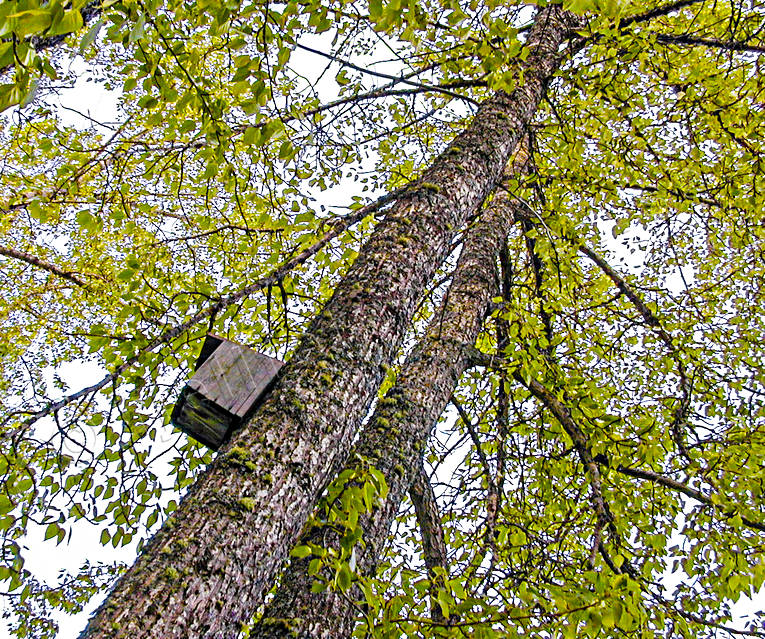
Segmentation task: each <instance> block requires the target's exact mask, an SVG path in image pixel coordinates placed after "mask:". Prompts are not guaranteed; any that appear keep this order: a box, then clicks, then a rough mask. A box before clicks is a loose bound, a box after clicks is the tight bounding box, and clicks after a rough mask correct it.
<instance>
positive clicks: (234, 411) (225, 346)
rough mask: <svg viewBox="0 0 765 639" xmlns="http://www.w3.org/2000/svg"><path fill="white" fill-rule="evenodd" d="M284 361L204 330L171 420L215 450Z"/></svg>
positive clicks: (248, 409) (245, 413) (244, 415)
mask: <svg viewBox="0 0 765 639" xmlns="http://www.w3.org/2000/svg"><path fill="white" fill-rule="evenodd" d="M283 365H284V364H283V363H282V362H280V361H279V360H277V359H274V358H272V357H268V356H267V355H263V354H262V353H258V352H256V351H253V350H252V349H250V348H247V347H246V346H242V345H241V344H236V343H234V342H230V341H228V340H225V339H223V338H220V337H217V336H215V335H208V336H207V339H205V343H204V345H203V347H202V352H201V353H200V355H199V358H198V359H197V363H196V369H197V370H196V373H195V374H194V376H193V377H192V378H191V379H190V380H189V382H188V384H186V387H185V388H184V389H183V392H182V393H181V396H180V398H179V399H178V402H177V404H176V406H175V408H174V409H173V414H172V417H171V419H172V421H173V423H174V424H175V425H176V426H178V427H179V428H180V429H181V430H183V431H184V432H186V433H188V434H189V435H191V436H192V437H193V438H194V439H196V440H198V441H200V442H202V443H203V444H206V445H207V446H209V447H210V448H213V449H215V450H217V449H218V448H219V447H220V446H221V444H222V443H223V442H224V441H225V440H226V439H227V438H228V437H229V435H230V434H231V432H232V431H233V430H234V429H235V428H237V427H238V426H239V425H240V424H241V422H242V420H243V419H244V418H245V417H246V416H247V415H248V413H249V412H250V411H251V410H252V409H253V408H254V407H255V405H256V404H257V402H258V400H259V398H260V397H261V396H262V395H263V393H264V392H265V391H266V390H267V389H268V387H269V386H270V385H271V384H272V382H273V381H274V378H275V377H276V374H277V373H278V371H279V369H280V368H281V367H282V366H283Z"/></svg>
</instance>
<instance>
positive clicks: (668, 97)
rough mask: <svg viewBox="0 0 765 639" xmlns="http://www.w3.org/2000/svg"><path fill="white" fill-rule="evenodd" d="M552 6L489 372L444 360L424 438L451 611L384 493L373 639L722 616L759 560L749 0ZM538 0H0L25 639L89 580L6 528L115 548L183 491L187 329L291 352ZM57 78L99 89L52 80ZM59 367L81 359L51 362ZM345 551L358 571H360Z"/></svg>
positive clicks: (9, 408) (757, 174)
mask: <svg viewBox="0 0 765 639" xmlns="http://www.w3.org/2000/svg"><path fill="white" fill-rule="evenodd" d="M567 6H569V8H571V9H572V10H573V11H576V12H578V13H583V14H586V15H587V16H588V24H587V27H586V28H585V29H583V30H582V32H581V33H580V34H579V35H578V36H577V39H576V40H575V44H574V48H576V49H577V52H576V53H575V55H573V57H572V58H571V59H570V60H569V61H568V62H567V63H566V64H565V65H564V66H563V68H562V69H561V70H560V71H559V73H558V74H557V76H556V77H555V79H554V80H553V81H552V83H551V84H550V86H549V89H548V93H547V96H546V99H545V102H544V104H543V106H542V107H541V108H540V110H539V112H538V113H537V115H536V118H535V120H534V123H533V126H532V127H531V130H530V131H529V134H530V139H531V148H532V160H533V171H532V172H531V176H530V177H529V178H524V179H520V178H519V179H518V180H517V184H514V185H513V188H514V191H515V192H516V193H517V195H518V196H519V197H521V198H523V200H524V201H525V202H526V203H527V204H528V208H529V215H528V217H527V218H526V219H525V220H524V221H523V222H522V223H519V224H518V225H517V227H516V228H515V229H514V230H513V232H512V233H511V234H510V236H509V237H508V244H507V251H506V254H505V255H504V257H503V260H502V275H503V286H502V296H501V297H499V298H497V299H496V300H495V302H496V303H495V305H494V310H493V312H492V315H491V317H489V318H487V321H486V330H485V331H484V333H483V334H482V336H481V338H480V339H479V342H478V343H477V347H478V350H479V351H480V352H481V353H482V354H484V355H485V356H491V357H492V366H491V367H489V366H487V365H485V361H484V360H480V361H481V362H484V365H478V366H477V367H475V368H473V369H472V370H471V371H470V372H469V373H468V374H466V375H465V376H464V378H463V379H462V380H461V382H460V385H459V388H458V389H457V390H456V391H455V394H454V403H455V406H457V407H458V409H459V416H458V417H455V414H454V413H453V412H452V413H450V414H448V415H446V416H445V417H444V419H443V420H442V421H441V423H440V424H439V426H438V427H437V428H436V430H435V432H434V436H433V438H432V440H431V443H430V445H429V448H428V450H427V451H426V461H427V465H428V467H429V468H430V469H432V470H433V478H434V479H433V482H434V486H435V488H436V493H437V494H438V497H439V506H440V509H441V525H442V527H443V530H444V533H445V538H446V544H447V548H448V557H449V562H448V563H449V565H448V570H449V574H448V575H446V578H445V579H444V581H443V583H442V586H443V587H442V589H441V590H440V592H439V594H438V596H437V602H438V606H439V607H440V609H441V612H442V614H443V616H444V617H445V618H447V619H449V618H450V617H451V618H452V619H457V620H458V621H459V623H456V624H455V625H453V626H452V627H451V628H449V627H442V626H440V625H438V624H433V623H432V622H431V621H430V617H429V605H430V603H429V593H430V592H431V590H430V589H429V581H428V579H427V578H426V571H425V568H424V566H423V565H422V562H421V561H420V559H419V554H418V553H419V550H418V549H419V545H420V535H419V532H418V530H417V527H416V526H415V525H414V524H413V522H414V517H413V514H412V512H411V511H410V510H406V509H405V510H404V511H402V513H401V514H400V517H399V523H398V525H397V527H396V529H395V530H394V534H393V535H392V537H391V543H390V545H389V547H388V549H387V551H386V552H387V554H386V557H385V561H384V563H383V564H382V566H381V568H380V574H379V575H378V577H377V578H376V579H374V580H371V581H369V582H365V585H364V589H365V592H366V593H367V594H366V596H367V603H370V602H371V603H372V604H374V605H372V606H370V608H369V613H368V614H369V618H370V619H373V622H374V623H371V626H364V629H363V630H360V631H359V632H360V633H362V634H363V632H369V633H371V634H370V636H381V637H382V636H398V634H397V633H400V634H404V635H407V636H444V637H446V636H462V635H460V632H461V630H460V628H462V629H463V630H464V629H469V630H470V632H471V633H473V634H474V636H476V637H494V636H502V637H510V636H516V635H518V636H520V635H523V636H552V635H555V636H578V634H577V633H580V632H582V631H583V630H582V629H584V631H585V632H587V633H589V634H590V635H592V636H596V635H599V636H625V635H626V636H641V637H642V636H657V637H658V636H686V637H695V636H718V635H720V636H722V635H724V634H725V633H728V634H730V635H732V636H736V635H737V634H741V633H739V632H737V631H736V630H735V628H738V629H739V630H741V631H743V630H744V626H743V623H744V622H742V621H741V620H735V621H731V619H730V606H731V605H732V604H733V603H734V602H736V601H737V600H739V598H740V597H742V596H755V595H756V594H757V593H759V592H760V591H761V588H762V586H763V583H764V582H765V564H763V539H764V538H763V532H764V531H765V505H764V504H765V500H764V498H763V497H764V491H765V484H764V482H765V409H764V402H765V371H764V370H763V360H762V353H763V347H764V346H765V320H764V319H763V314H762V312H761V309H762V308H763V305H764V302H765V301H764V300H763V299H762V298H763V295H764V294H765V288H764V287H765V258H764V257H763V256H764V255H765V253H764V251H765V226H764V224H763V213H762V211H763V210H764V209H765V207H764V206H763V205H764V204H765V202H764V201H763V200H764V199H765V180H764V179H763V166H762V162H763V159H764V156H763V153H765V122H764V119H765V115H764V112H765V81H764V80H763V75H762V73H760V64H761V62H760V59H761V56H762V55H763V52H764V51H765V38H764V37H763V30H765V7H764V6H762V4H761V3H758V2H757V1H756V0H753V1H752V2H743V0H734V1H717V2H712V1H701V0H700V1H697V2H694V1H693V0H687V1H685V2H677V3H675V4H673V5H665V4H664V3H654V2H640V1H637V0H635V1H626V2H617V1H616V0H605V1H603V2H599V1H590V0H572V1H571V2H569V3H568V4H567ZM670 7H671V10H669V9H668V8H670ZM533 9H534V7H533V6H532V5H530V4H526V3H524V2H514V1H509V0H502V1H499V0H484V1H483V2H478V1H473V2H470V3H460V2H457V1H456V0H394V1H393V2H389V3H384V2H381V0H370V1H369V2H368V3H367V2H361V1H358V0H332V1H331V2H324V3H321V2H318V1H316V2H314V1H311V0H301V1H295V0H288V1H286V2H277V3H270V2H252V3H250V4H248V3H245V2H240V1H239V0H226V1H225V2H219V1H217V0H216V1H215V2H213V1H211V0H199V1H197V2H180V1H177V0H165V1H161V0H124V1H122V2H114V1H108V2H103V3H85V2H84V1H83V0H72V1H71V2H70V1H67V0H54V1H51V2H40V1H39V0H13V1H12V2H6V3H4V4H3V6H2V7H0V68H2V69H3V72H4V79H5V81H6V84H4V85H3V86H2V87H0V108H3V109H6V111H5V114H4V116H3V121H2V124H1V125H0V126H1V127H2V128H0V136H2V151H1V152H0V153H1V154H2V165H1V168H0V171H1V176H2V177H1V178H0V207H2V217H0V256H2V259H3V261H2V272H1V274H0V278H1V279H2V289H1V291H0V295H1V296H2V304H1V305H0V325H2V329H3V335H4V339H3V340H2V344H0V353H1V354H2V361H1V363H0V387H1V388H2V394H3V398H2V400H0V407H1V408H2V420H3V421H2V425H1V426H0V437H2V441H3V444H2V454H1V455H0V481H1V482H2V490H0V531H1V532H2V561H0V582H2V584H3V586H2V587H3V590H4V593H3V597H4V599H5V601H6V603H7V604H8V610H9V612H10V613H11V614H12V615H13V618H14V621H13V623H14V628H15V632H16V633H17V634H18V636H53V634H54V633H55V630H54V624H53V623H52V622H51V621H50V619H49V617H48V613H49V612H50V610H51V609H55V608H61V609H64V610H69V611H71V610H77V609H79V608H80V607H81V606H82V605H83V603H84V602H85V601H87V599H88V598H89V596H90V595H91V594H92V593H94V592H96V591H98V590H99V589H100V588H101V587H102V584H103V583H105V582H108V580H109V579H110V578H111V577H112V576H113V573H114V570H113V569H111V568H110V567H108V566H101V565H95V564H94V565H90V564H88V565H86V566H84V567H83V570H82V572H81V573H80V574H79V575H71V576H68V577H67V578H66V579H64V581H62V582H61V584H59V585H50V584H42V583H40V582H38V581H37V580H36V579H35V578H34V576H33V575H31V574H30V573H29V572H28V571H26V570H25V568H24V557H25V553H26V552H27V550H26V546H25V544H27V543H29V542H28V541H26V540H27V539H29V538H31V537H32V536H33V535H36V534H38V533H39V530H40V529H41V528H42V530H43V531H44V537H45V539H47V540H49V541H48V542H47V543H51V544H53V543H57V544H64V543H69V536H70V535H72V536H73V537H75V536H76V534H77V530H78V528H79V527H81V526H83V525H95V526H98V527H99V528H100V529H101V530H102V531H103V532H102V533H101V542H102V543H103V544H111V545H113V546H115V547H117V546H119V545H126V544H130V543H131V542H133V541H134V540H135V539H137V538H142V537H144V536H145V535H146V534H147V531H149V530H152V529H153V528H154V527H155V526H156V525H157V524H158V522H160V521H162V520H164V519H165V518H166V517H167V516H168V515H169V513H171V512H172V511H173V509H174V508H175V507H176V500H177V499H178V495H179V494H180V493H182V491H183V490H184V489H185V488H187V487H188V486H189V484H190V483H191V482H193V481H194V478H195V477H196V476H197V475H198V474H199V472H200V471H201V470H202V469H203V468H204V467H205V465H206V464H207V463H209V461H210V459H211V454H210V453H209V451H207V450H206V449H204V447H202V446H200V445H198V444H197V443H196V442H194V441H193V440H190V439H188V438H187V437H186V436H185V435H182V434H180V433H178V432H177V431H172V427H171V426H170V425H169V423H168V420H169V413H170V410H171V408H172V404H173V401H174V399H175V397H176V396H177V393H178V391H179V389H180V387H181V386H182V384H183V382H184V380H185V379H187V378H188V375H189V369H190V367H191V365H192V364H193V361H194V359H195V357H196V355H197V352H198V349H199V346H200V345H201V340H202V338H203V337H204V335H205V333H206V332H208V331H212V332H215V333H218V334H224V335H228V336H230V337H231V338H232V339H236V340H237V341H240V342H243V343H247V344H249V345H252V346H253V347H256V348H258V349H259V350H262V351H264V352H268V353H269V354H272V355H278V356H280V357H282V358H289V354H290V352H291V351H292V349H294V347H295V345H296V344H297V343H298V341H299V340H300V338H301V337H302V336H303V335H304V333H305V331H306V330H307V328H308V326H309V321H310V319H311V317H313V315H314V314H315V313H316V312H317V311H318V310H320V309H321V307H322V305H323V303H324V302H325V301H326V300H327V299H328V297H329V296H330V294H331V292H332V290H333V288H334V286H335V285H336V283H337V282H338V281H339V280H340V278H342V277H343V274H344V272H345V271H346V269H347V268H348V266H349V265H350V263H352V261H353V260H354V259H355V257H356V256H357V254H358V250H359V248H360V246H361V245H362V244H363V241H364V239H365V238H366V237H367V236H368V234H369V233H370V231H371V230H372V229H373V228H374V226H375V224H376V222H377V220H379V219H380V218H381V217H383V216H384V215H385V206H386V205H387V203H388V201H389V200H390V198H389V197H388V196H383V197H382V199H380V200H375V199H374V198H376V197H378V196H380V195H381V194H384V193H396V192H397V189H402V188H406V186H407V185H408V184H409V183H410V182H411V181H412V180H414V179H415V178H416V177H417V176H418V174H419V172H420V171H421V170H422V168H423V167H425V166H427V165H428V164H429V163H430V162H431V161H432V160H433V158H434V157H435V156H436V155H437V154H438V153H439V152H440V151H441V150H443V148H444V146H445V145H446V143H448V142H449V141H450V140H451V139H452V138H453V137H454V135H455V134H456V133H457V132H458V131H460V130H461V129H462V128H463V127H464V126H465V123H466V121H467V120H468V119H469V118H470V117H471V115H472V114H473V113H474V112H475V108H476V105H477V104H479V103H480V102H481V101H482V100H484V99H485V98H486V97H487V96H488V95H490V94H491V93H492V92H495V91H507V90H510V89H511V88H512V87H514V86H516V85H517V84H519V83H522V82H523V78H522V77H519V74H518V73H517V71H516V69H517V67H515V66H514V65H513V62H514V61H516V60H519V59H525V56H527V55H528V50H527V49H526V48H524V41H525V36H526V33H527V31H528V26H529V24H530V23H531V21H532V20H533ZM662 9H667V10H662ZM79 56H82V57H84V58H85V60H86V70H85V71H81V72H75V71H72V69H76V68H80V67H78V66H77V65H75V64H73V63H72V61H73V60H75V59H78V57H79ZM317 65H318V66H317ZM78 73H79V74H80V75H81V74H90V78H91V79H92V80H94V81H95V82H96V83H97V84H98V85H101V86H103V87H105V88H106V89H108V90H110V91H111V92H112V93H111V95H113V96H115V97H114V99H115V100H116V103H117V107H116V111H115V114H114V116H113V117H112V116H107V119H102V118H100V116H99V115H98V114H94V115H93V116H92V117H91V116H90V115H89V114H88V113H87V112H80V113H72V110H71V108H68V107H67V108H65V107H63V106H60V105H59V96H64V97H66V95H67V92H68V91H69V89H68V88H67V87H69V86H70V85H73V84H74V83H75V82H76V81H77V77H76V76H77V75H78ZM78 86H81V85H78ZM19 104H20V105H21V106H19V107H13V105H19ZM462 231H464V229H460V232H462ZM458 240H459V236H458V238H457V241H456V242H455V255H456V254H457V253H458V251H459V241H458ZM452 268H453V260H450V261H449V262H447V263H446V264H444V266H443V268H442V272H441V274H440V279H439V280H438V281H436V282H434V283H433V286H432V289H431V290H430V291H429V293H428V295H427V296H426V298H425V299H423V301H422V305H421V307H420V310H419V311H418V314H417V316H416V317H415V318H414V320H413V322H412V328H411V333H412V339H416V337H417V335H418V331H421V329H422V326H423V324H424V322H425V321H427V320H428V319H430V317H431V316H432V313H433V309H434V308H435V307H436V306H437V303H438V300H439V299H440V296H441V295H442V294H443V291H444V285H445V283H448V277H449V273H450V270H451V269H452ZM486 361H488V360H486ZM71 362H88V363H89V364H90V365H93V366H98V367H100V368H101V369H103V373H104V375H105V377H104V378H103V380H102V381H100V382H98V383H96V384H95V385H93V386H89V387H86V388H81V387H79V386H76V385H73V383H72V382H71V380H70V381H66V380H65V379H63V378H62V377H61V371H62V370H63V369H62V367H65V365H67V364H68V363H71ZM394 373H395V371H393V372H392V373H391V375H390V377H391V380H392V377H393V376H394ZM391 380H388V381H389V382H391ZM577 433H578V435H577ZM579 436H581V438H582V439H581V440H580V439H578V438H579ZM582 450H585V451H586V452H587V454H586V455H585V454H583V453H582ZM587 455H589V457H587ZM588 459H589V462H588ZM595 467H597V468H598V469H599V471H598V472H599V477H600V479H599V481H600V487H599V490H600V492H601V497H602V504H601V505H600V509H601V510H600V511H598V506H597V505H594V504H593V503H592V501H591V499H590V497H589V489H590V484H591V482H592V481H593V468H595ZM371 476H372V477H374V473H372V474H371ZM362 485H364V484H363V482H362ZM367 485H371V484H367ZM375 491H378V492H379V493H380V494H382V495H383V496H384V494H385V491H384V487H379V486H376V487H375V489H374V491H373V493H374V494H377V493H376V492H375ZM362 493H363V490H362ZM362 493H360V494H359V496H357V497H358V499H356V500H355V501H353V502H352V504H351V505H352V506H353V504H355V506H353V508H351V511H353V509H354V508H356V509H362V508H364V507H365V503H366V502H371V501H372V499H373V497H374V494H373V495H372V496H366V497H364V495H363V494H362ZM492 499H494V500H497V501H496V502H492V501H491V500H492ZM492 503H494V505H493V506H491V505H490V504H492ZM368 505H369V503H366V507H368ZM492 509H495V510H492ZM490 510H492V515H491V516H489V514H488V513H489V511H490ZM604 513H607V515H608V516H606V515H605V514H604ZM350 517H351V520H353V516H352V514H351V515H350ZM85 522H89V524H87V523H85ZM346 524H347V522H346ZM600 535H604V536H608V538H609V540H610V543H611V544H612V549H613V550H612V553H611V555H609V556H608V557H599V556H597V555H596V551H597V547H598V546H597V544H596V543H594V541H593V540H594V539H595V538H598V539H599V536H600ZM413 549H414V550H413ZM302 552H303V551H298V554H300V553H302ZM413 553H414V554H413ZM346 559H347V558H346ZM622 566H625V569H624V570H615V569H614V568H617V569H618V568H621V567H622ZM337 571H338V572H337V575H338V579H336V581H335V584H334V586H335V587H339V588H340V589H347V588H348V587H349V585H350V583H351V580H352V579H355V578H356V577H355V576H352V574H351V573H352V566H351V567H350V568H349V564H348V562H347V561H346V562H345V563H342V562H341V565H339V567H337ZM678 571H679V572H678ZM670 572H672V573H675V575H679V576H680V577H681V578H680V579H679V580H673V579H672V578H671V577H669V573H670ZM675 581H677V583H676V584H675ZM670 582H671V583H672V587H671V588H669V586H667V584H669V583H670ZM391 584H393V585H391ZM748 632H749V633H750V634H754V635H756V636H765V632H763V630H762V619H760V620H759V621H756V620H755V621H752V625H751V627H749V628H748ZM375 633H377V634H375ZM417 633H419V634H417ZM716 633H717V634H716Z"/></svg>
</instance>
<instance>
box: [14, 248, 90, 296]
mask: <svg viewBox="0 0 765 639" xmlns="http://www.w3.org/2000/svg"><path fill="white" fill-rule="evenodd" d="M0 255H4V256H5V257H12V258H14V259H17V260H20V261H22V262H26V263H27V264H30V265H31V266H36V267H37V268H41V269H42V270H44V271H48V273H52V274H53V275H56V276H58V277H61V278H63V279H65V280H68V281H69V282H72V283H73V284H76V285H77V286H81V287H82V288H85V289H87V288H88V283H87V282H86V281H85V280H83V279H80V278H79V277H78V276H77V275H76V274H75V273H73V272H72V271H65V270H64V269H62V268H59V267H58V266H56V265H55V264H51V263H50V262H46V261H45V260H43V259H40V258H39V257H35V256H34V255H31V254H30V253H25V252H24V251H19V250H17V249H13V248H9V247H7V246H0Z"/></svg>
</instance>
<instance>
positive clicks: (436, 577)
mask: <svg viewBox="0 0 765 639" xmlns="http://www.w3.org/2000/svg"><path fill="white" fill-rule="evenodd" d="M409 498H410V499H411V500H412V505H413V506H414V514H415V516H416V517H417V525H418V526H419V528H420V537H421V538H422V558H423V560H424V561H425V568H427V570H428V577H429V578H430V618H431V619H432V620H433V621H434V623H440V624H444V623H446V621H447V618H446V617H445V616H444V613H443V610H441V606H440V604H439V603H438V601H437V595H438V591H439V590H441V589H442V588H443V587H444V586H445V585H446V580H447V579H448V575H449V559H448V557H447V555H446V541H445V538H444V529H443V527H442V526H441V515H440V513H439V512H438V502H437V501H436V495H435V493H434V492H433V486H431V484H430V478H429V477H428V475H427V473H426V472H425V467H424V466H423V464H422V460H420V463H419V464H418V465H417V469H416V470H415V471H414V477H413V478H412V485H411V486H410V487H409Z"/></svg>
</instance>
